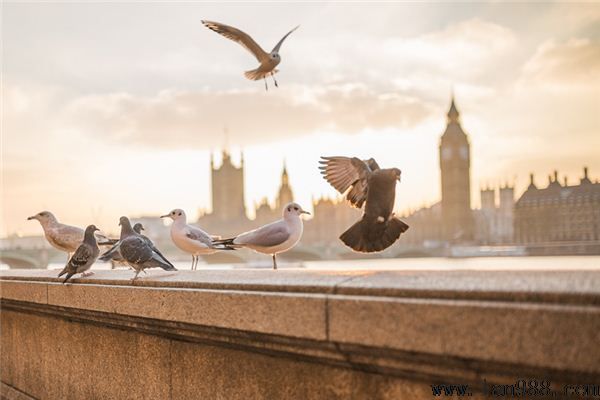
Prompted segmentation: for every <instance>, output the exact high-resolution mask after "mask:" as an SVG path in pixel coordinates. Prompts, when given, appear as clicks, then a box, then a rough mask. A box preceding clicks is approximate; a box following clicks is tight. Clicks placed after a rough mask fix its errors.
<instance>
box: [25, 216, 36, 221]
mask: <svg viewBox="0 0 600 400" xmlns="http://www.w3.org/2000/svg"><path fill="white" fill-rule="evenodd" d="M32 219H35V215H32V216H31V217H27V221H31V220H32Z"/></svg>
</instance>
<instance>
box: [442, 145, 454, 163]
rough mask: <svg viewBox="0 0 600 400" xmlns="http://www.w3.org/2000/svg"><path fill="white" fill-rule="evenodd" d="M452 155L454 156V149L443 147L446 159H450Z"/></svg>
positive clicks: (443, 156) (443, 154)
mask: <svg viewBox="0 0 600 400" xmlns="http://www.w3.org/2000/svg"><path fill="white" fill-rule="evenodd" d="M450 157H452V149H451V148H448V147H446V148H445V149H442V158H443V159H444V160H449V159H450Z"/></svg>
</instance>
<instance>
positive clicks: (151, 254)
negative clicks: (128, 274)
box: [119, 217, 177, 281]
mask: <svg viewBox="0 0 600 400" xmlns="http://www.w3.org/2000/svg"><path fill="white" fill-rule="evenodd" d="M119 225H121V239H120V242H121V244H120V246H119V252H120V253H121V256H122V257H123V259H124V260H125V262H127V264H129V265H130V266H131V267H132V268H133V269H134V270H135V271H136V272H135V276H134V277H133V279H132V281H133V280H135V279H136V278H137V276H138V274H139V273H140V272H141V271H143V270H145V269H147V268H162V269H164V270H165V271H177V268H175V267H174V266H173V264H171V263H169V262H168V261H166V259H165V258H164V256H163V255H162V254H160V253H158V252H156V251H155V250H154V245H150V244H149V243H148V241H149V239H148V238H145V237H144V236H142V235H140V234H138V233H136V232H135V231H134V230H133V228H132V227H131V222H129V218H127V217H121V218H120V220H119ZM147 240H148V241H147ZM150 243H151V242H150Z"/></svg>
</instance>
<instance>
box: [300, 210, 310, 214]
mask: <svg viewBox="0 0 600 400" xmlns="http://www.w3.org/2000/svg"><path fill="white" fill-rule="evenodd" d="M300 214H308V215H310V213H309V212H308V211H304V210H302V211H300Z"/></svg>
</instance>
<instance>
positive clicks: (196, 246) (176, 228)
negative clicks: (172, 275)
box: [160, 208, 232, 270]
mask: <svg viewBox="0 0 600 400" xmlns="http://www.w3.org/2000/svg"><path fill="white" fill-rule="evenodd" d="M160 217H161V218H167V217H168V218H171V219H172V220H173V223H172V224H171V240H173V243H175V246H177V247H179V248H180V249H181V250H183V251H185V252H186V253H189V254H191V255H192V270H194V269H196V268H197V267H198V259H199V257H200V256H201V255H208V254H214V253H216V252H217V251H219V250H232V248H231V247H228V246H218V245H215V244H213V240H215V239H220V237H219V236H211V235H209V234H208V233H206V232H204V231H203V230H202V229H200V228H198V227H196V226H192V225H188V223H187V217H186V215H185V211H183V210H182V209H180V208H176V209H174V210H172V211H171V212H170V213H168V214H165V215H161V216H160Z"/></svg>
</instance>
